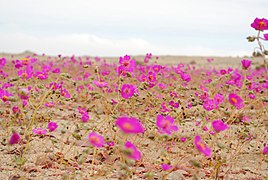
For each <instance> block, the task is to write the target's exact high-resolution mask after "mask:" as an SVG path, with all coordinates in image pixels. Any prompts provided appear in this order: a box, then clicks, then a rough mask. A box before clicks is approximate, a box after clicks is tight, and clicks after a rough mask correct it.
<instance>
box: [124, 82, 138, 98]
mask: <svg viewBox="0 0 268 180" xmlns="http://www.w3.org/2000/svg"><path fill="white" fill-rule="evenodd" d="M135 90H136V87H135V86H133V85H132V84H123V86H122V88H121V96H122V97H123V98H125V99H129V98H131V97H132V96H133V95H134V93H135Z"/></svg>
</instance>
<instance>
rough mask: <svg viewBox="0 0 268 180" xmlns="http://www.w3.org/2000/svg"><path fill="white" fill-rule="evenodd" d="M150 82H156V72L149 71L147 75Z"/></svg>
mask: <svg viewBox="0 0 268 180" xmlns="http://www.w3.org/2000/svg"><path fill="white" fill-rule="evenodd" d="M147 80H148V81H149V82H156V74H155V73H154V72H149V73H148V76H147Z"/></svg>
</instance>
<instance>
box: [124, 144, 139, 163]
mask: <svg viewBox="0 0 268 180" xmlns="http://www.w3.org/2000/svg"><path fill="white" fill-rule="evenodd" d="M125 148H126V149H127V150H130V152H128V157H129V158H131V159H134V160H136V161H139V160H140V159H141V152H140V151H139V150H138V149H137V148H136V146H135V145H134V144H132V143H131V142H130V141H127V142H126V144H125Z"/></svg>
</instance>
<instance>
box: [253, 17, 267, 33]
mask: <svg viewBox="0 0 268 180" xmlns="http://www.w3.org/2000/svg"><path fill="white" fill-rule="evenodd" d="M251 27H253V28H254V29H256V30H260V31H263V30H268V20H267V19H265V18H262V19H259V18H256V19H255V20H254V22H253V23H252V24H251Z"/></svg>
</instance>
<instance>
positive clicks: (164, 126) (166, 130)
mask: <svg viewBox="0 0 268 180" xmlns="http://www.w3.org/2000/svg"><path fill="white" fill-rule="evenodd" d="M173 123H174V118H173V117H171V116H166V117H165V116H163V115H161V114H159V115H158V116H157V117H156V126H157V127H158V132H159V133H161V134H169V135H170V134H171V132H172V131H178V129H179V128H178V126H176V125H174V124H173Z"/></svg>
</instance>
